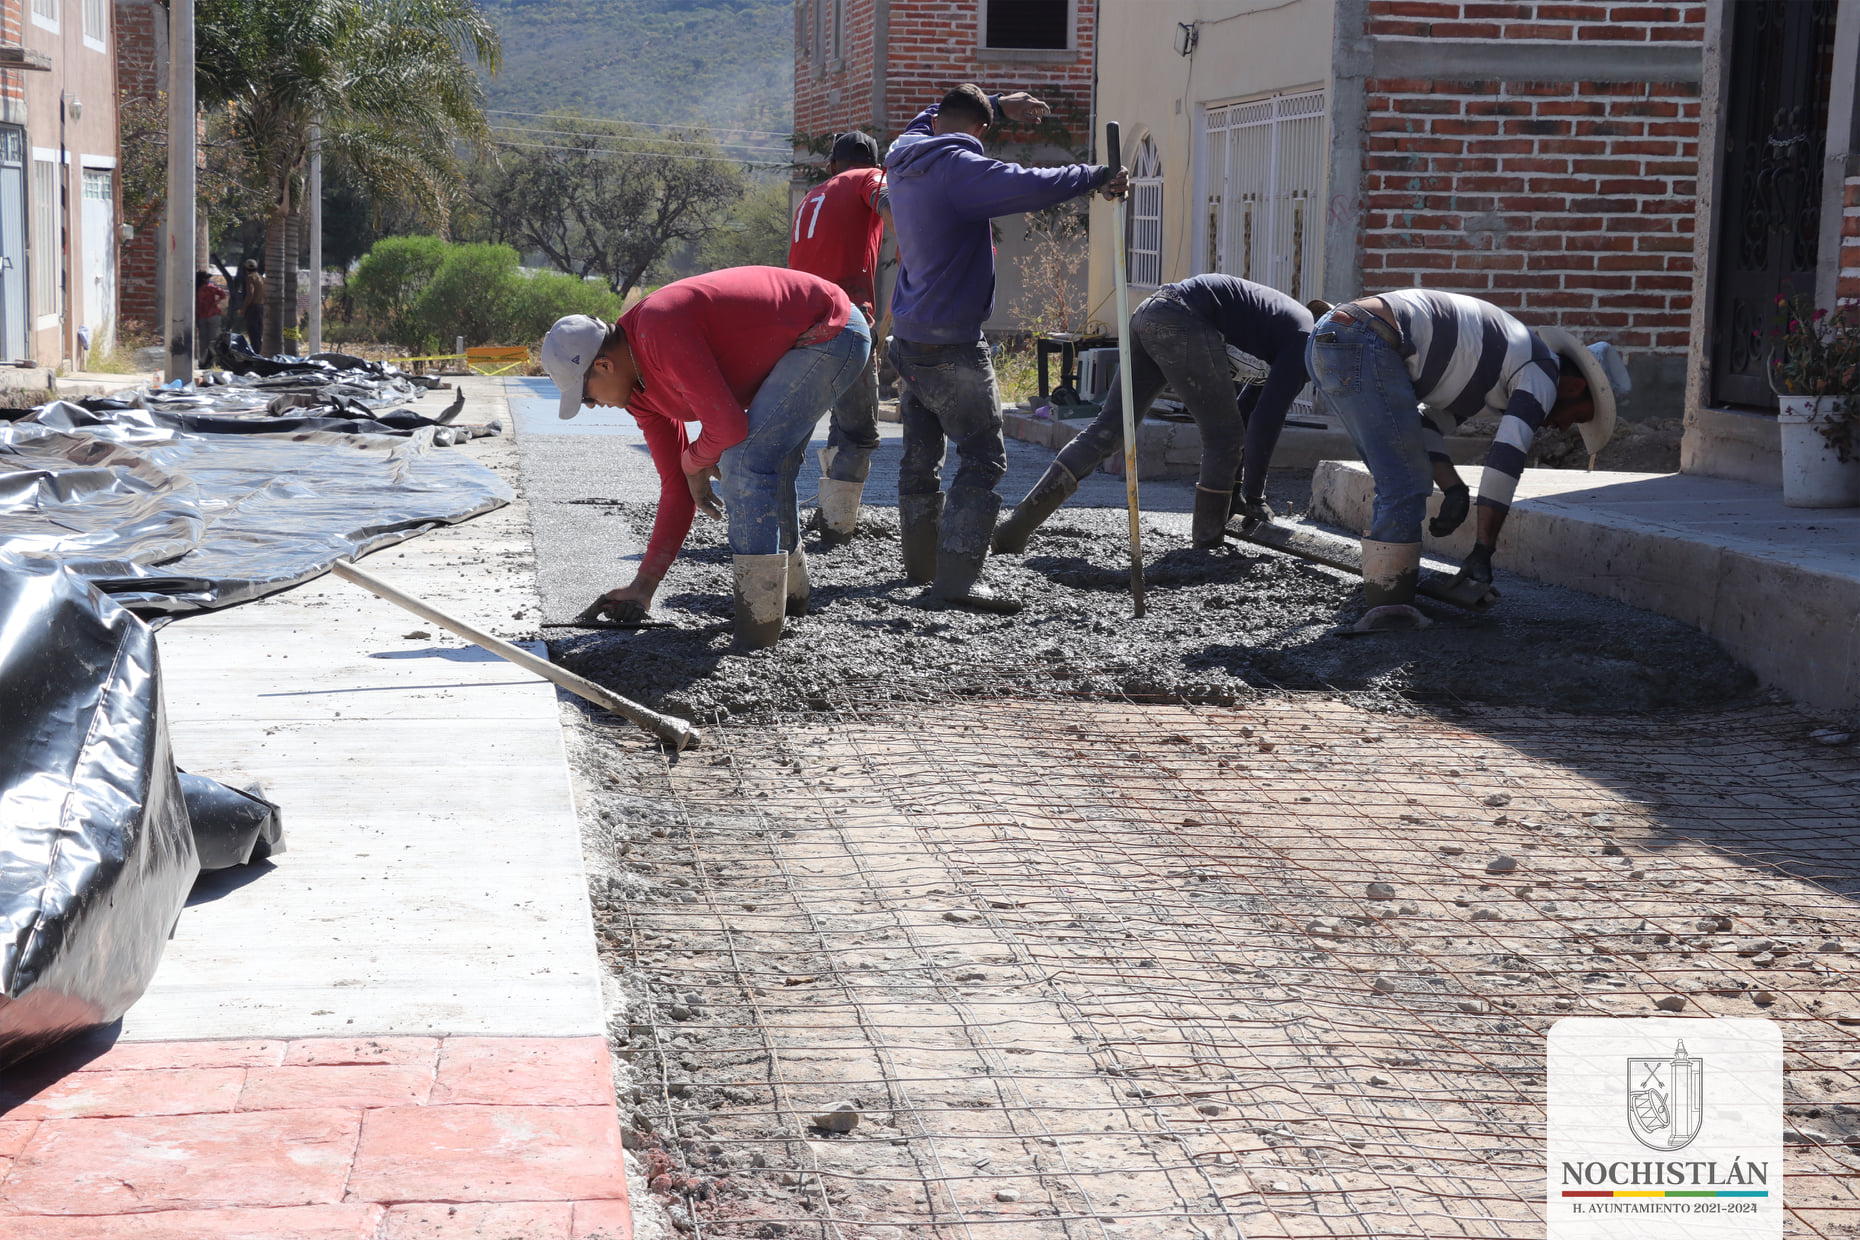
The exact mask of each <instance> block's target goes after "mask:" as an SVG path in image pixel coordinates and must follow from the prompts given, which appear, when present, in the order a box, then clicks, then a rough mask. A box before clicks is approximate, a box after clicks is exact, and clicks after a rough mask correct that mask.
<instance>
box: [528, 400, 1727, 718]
mask: <svg viewBox="0 0 1860 1240" xmlns="http://www.w3.org/2000/svg"><path fill="white" fill-rule="evenodd" d="M511 405H512V408H513V410H515V412H516V413H517V422H518V429H519V438H518V446H519V450H520V452H521V454H522V457H523V467H524V487H525V492H526V494H527V496H528V498H529V500H530V503H531V510H532V514H533V524H534V532H535V542H536V551H537V573H538V580H539V584H540V586H541V590H542V595H543V602H544V611H545V614H546V617H547V619H549V620H551V621H556V622H561V621H566V620H568V619H570V618H571V617H572V616H573V615H574V614H575V612H577V611H579V610H580V609H581V607H582V606H584V605H585V604H586V603H587V602H588V601H589V600H591V599H592V598H594V597H596V596H597V595H598V594H600V593H601V592H602V591H604V590H606V589H609V588H611V587H613V586H616V585H620V584H623V583H624V582H626V581H627V580H629V579H630V578H631V576H632V571H633V564H634V563H636V562H637V557H638V553H639V552H640V551H641V550H643V549H644V546H645V541H646V537H647V535H648V534H649V532H650V530H651V526H652V519H653V515H654V512H655V510H656V499H657V494H658V479H657V476H656V475H655V474H654V472H653V470H652V464H651V460H650V458H649V457H648V456H647V455H646V452H645V450H644V445H643V443H642V442H640V440H639V437H638V435H637V432H635V431H632V430H631V429H630V425H629V424H627V423H626V421H625V418H624V415H618V418H617V423H616V425H615V426H614V427H612V428H603V429H601V430H600V432H599V433H592V434H591V433H583V431H584V428H582V427H581V426H580V424H579V422H576V423H556V421H555V419H554V415H553V408H552V407H545V406H549V405H550V402H546V401H541V400H539V398H534V397H526V396H524V395H522V394H520V393H516V392H513V395H512V399H511ZM530 405H537V406H538V408H537V409H530V408H529V406H530ZM590 429H592V428H590ZM883 430H884V433H885V439H884V442H883V444H882V445H881V447H880V449H879V451H878V453H877V455H876V456H875V457H874V459H873V465H872V480H871V481H870V482H869V483H868V484H867V488H866V496H865V498H866V501H867V504H868V506H867V507H866V508H865V509H864V510H863V512H862V514H861V521H860V534H859V536H858V537H857V538H856V539H855V540H854V541H853V542H852V543H851V544H850V545H848V546H845V547H841V548H837V549H834V550H832V551H825V552H823V551H821V550H820V549H819V547H818V543H817V540H815V539H814V538H812V537H811V536H810V537H809V538H808V539H807V547H808V550H809V564H810V571H811V575H812V578H813V582H814V595H813V610H812V613H811V614H809V615H808V616H805V617H802V618H799V619H792V620H790V621H789V622H788V630H787V635H786V636H785V637H784V638H783V639H782V641H781V642H780V643H778V644H777V645H776V646H775V647H773V648H771V649H768V650H764V651H759V652H755V653H751V654H734V653H732V652H731V651H730V616H731V612H732V599H731V581H730V555H729V549H728V547H727V545H726V543H725V539H724V530H723V527H722V526H721V525H720V524H718V523H716V522H713V521H709V520H707V519H705V518H703V517H700V518H699V519H698V521H697V523H696V525H695V526H694V527H693V529H692V531H691V535H690V537H689V539H688V540H687V541H686V544H685V549H684V552H683V554H682V555H681V556H680V557H679V560H678V562H677V564H676V565H674V567H673V569H672V572H671V575H670V576H669V577H667V579H666V581H665V583H664V584H663V585H662V586H661V587H660V590H659V595H658V599H657V600H656V605H655V607H654V617H655V618H656V619H658V620H660V621H664V622H668V623H669V625H670V627H666V628H656V629H647V630H642V631H638V632H613V631H577V630H573V629H550V630H546V631H545V634H544V635H545V636H546V637H548V638H549V639H550V640H549V647H550V651H551V655H552V657H554V658H555V659H556V661H558V662H560V663H561V664H563V665H564V666H566V667H569V668H571V669H573V670H574V671H577V672H580V673H581V674H583V675H585V676H589V677H591V678H593V679H595V680H597V681H600V682H601V683H602V684H605V685H608V686H609V687H611V688H613V689H614V690H616V691H617V692H620V693H623V694H626V695H627V696H629V697H632V698H635V699H636V700H640V701H643V702H646V703H647V704H649V705H652V706H654V707H657V708H659V709H663V710H667V711H670V712H672V713H676V714H681V715H685V716H687V717H691V718H695V719H700V720H712V719H715V718H717V717H719V715H720V714H721V715H725V716H728V715H745V714H747V715H749V716H752V717H756V718H774V717H780V716H789V715H794V714H797V713H801V712H806V711H809V710H818V709H822V708H824V707H826V706H827V705H828V704H829V703H830V702H831V701H833V700H834V699H836V698H838V699H843V700H847V701H856V702H862V703H870V704H878V703H887V702H895V703H907V702H918V701H937V700H949V699H952V698H960V697H970V696H990V695H997V694H1014V695H1022V696H1024V695H1032V696H1036V697H1074V696H1086V697H1092V698H1114V697H1131V698H1138V699H1142V700H1151V701H1163V702H1191V703H1228V702H1233V701H1235V700H1237V699H1239V698H1241V697H1243V696H1245V695H1246V694H1247V693H1248V692H1249V691H1252V690H1257V689H1299V690H1312V689H1317V690H1336V691H1340V692H1344V693H1348V694H1351V695H1353V696H1355V697H1356V698H1357V699H1358V700H1359V701H1362V702H1365V703H1383V704H1387V705H1391V706H1397V705H1400V704H1402V703H1407V702H1416V703H1419V702H1426V703H1430V704H1451V703H1455V702H1466V703H1483V704H1490V705H1506V706H1524V707H1541V708H1544V709H1551V710H1558V711H1566V712H1577V713H1605V714H1619V713H1623V712H1627V713H1635V712H1644V711H1655V710H1663V709H1672V708H1684V709H1698V708H1707V707H1711V706H1716V705H1721V704H1724V703H1727V702H1732V701H1736V700H1740V699H1742V698H1744V697H1747V696H1748V695H1749V694H1750V693H1752V692H1753V691H1754V689H1755V687H1756V685H1755V680H1754V678H1753V677H1751V675H1750V674H1749V673H1748V672H1747V671H1745V670H1744V669H1743V668H1741V667H1740V666H1738V665H1737V664H1736V663H1735V662H1734V661H1733V660H1731V659H1730V658H1729V657H1728V656H1726V655H1725V654H1724V652H1723V651H1721V650H1720V649H1719V648H1718V647H1717V645H1716V644H1714V643H1713V642H1712V641H1711V640H1710V639H1709V638H1707V637H1705V636H1704V635H1703V634H1700V633H1698V632H1697V631H1695V630H1693V629H1689V628H1687V627H1685V626H1684V625H1682V624H1679V623H1678V622H1676V621H1673V620H1669V619H1667V618H1665V617H1661V616H1657V615H1653V614H1651V613H1648V612H1643V611H1639V610H1636V609H1634V608H1631V607H1627V606H1624V605H1622V604H1619V603H1615V602H1611V601H1609V600H1606V599H1602V598H1598V597H1595V596H1592V595H1587V594H1582V593H1580V592H1577V591H1572V590H1565V589H1560V588H1556V587H1551V586H1543V585H1539V584H1537V583H1534V582H1531V581H1527V580H1525V579H1523V578H1519V577H1515V576H1511V575H1509V574H1506V573H1505V572H1504V571H1503V561H1504V554H1503V550H1502V548H1501V550H1500V555H1499V563H1500V573H1499V586H1500V589H1501V590H1502V591H1503V594H1504V600H1503V602H1501V603H1500V605H1499V606H1498V607H1497V608H1496V609H1495V610H1494V611H1492V612H1491V613H1489V614H1486V615H1482V616H1475V615H1472V614H1469V613H1465V612H1461V611H1458V610H1457V609H1454V608H1451V607H1440V606H1431V605H1430V606H1427V607H1424V610H1426V611H1428V613H1429V615H1430V616H1431V617H1432V618H1433V619H1434V621H1435V623H1434V625H1433V626H1432V627H1431V628H1428V629H1426V630H1424V631H1421V632H1408V633H1389V634H1375V635H1368V636H1343V635H1341V634H1340V633H1339V631H1338V630H1339V628H1340V627H1341V626H1343V625H1345V624H1347V623H1348V622H1350V621H1352V620H1354V619H1355V618H1356V617H1357V616H1358V615H1359V614H1360V613H1361V611H1362V606H1361V593H1362V591H1361V584H1360V582H1358V581H1357V580H1356V579H1354V578H1352V577H1348V576H1346V575H1344V574H1340V573H1336V572H1332V571H1331V570H1329V569H1324V568H1320V567H1317V566H1314V565H1310V564H1306V563H1303V562H1301V561H1298V560H1294V559H1291V558H1289V557H1286V556H1283V555H1279V554H1277V553H1274V552H1269V551H1265V550H1263V549H1259V548H1254V547H1250V546H1241V545H1238V544H1230V545H1229V546H1227V547H1226V548H1224V549H1221V550H1218V551H1197V550H1195V549H1193V548H1192V547H1191V546H1190V545H1189V542H1188V509H1189V507H1190V506H1191V504H1192V491H1193V488H1192V486H1191V485H1190V484H1187V483H1180V482H1177V483H1146V484H1144V487H1143V496H1144V518H1143V531H1144V533H1143V537H1144V551H1145V561H1146V563H1145V577H1146V581H1147V582H1148V586H1149V591H1148V595H1149V598H1148V601H1149V614H1148V615H1147V616H1145V617H1144V618H1143V619H1142V620H1136V619H1133V617H1132V615H1131V599H1130V588H1129V560H1128V535H1127V524H1126V522H1127V518H1126V517H1125V514H1124V512H1123V510H1122V508H1121V507H1120V506H1119V505H1121V501H1122V498H1123V484H1122V482H1121V481H1120V480H1118V479H1116V478H1112V477H1109V476H1106V475H1102V474H1098V475H1093V476H1092V477H1091V478H1088V479H1087V480H1086V483H1085V485H1084V487H1082V488H1081V491H1080V494H1079V496H1077V497H1075V499H1074V501H1073V503H1071V504H1068V505H1067V506H1066V507H1065V508H1062V509H1061V510H1060V511H1059V512H1058V513H1057V514H1056V515H1055V516H1054V517H1053V518H1052V519H1051V520H1050V521H1049V522H1048V523H1047V524H1046V526H1045V527H1044V528H1043V529H1042V530H1041V531H1040V532H1039V533H1037V534H1036V535H1035V536H1034V538H1033V541H1032V542H1031V543H1030V544H1029V546H1028V549H1027V553H1026V554H1025V555H1024V556H998V557H994V558H993V559H991V561H990V567H989V570H988V579H989V580H990V581H992V582H993V583H995V584H996V585H997V586H1000V587H1005V588H1006V589H1008V590H1009V591H1011V592H1013V593H1016V594H1018V595H1019V596H1020V597H1022V598H1023V599H1024V600H1025V602H1026V604H1027V607H1026V610H1025V611H1024V612H1023V613H1022V614H1020V615H1019V616H1012V617H1002V616H990V615H975V614H971V613H968V612H965V611H961V610H956V609H950V608H945V607H942V606H940V605H938V604H934V603H928V602H926V601H924V600H922V598H921V596H922V593H923V591H922V590H921V589H920V588H918V587H915V586H912V585H910V584H909V583H908V582H907V581H906V580H905V579H904V577H903V573H902V568H901V565H900V563H899V559H898V526H897V509H896V507H895V504H896V493H895V489H894V488H895V479H896V475H897V458H898V451H899V443H898V440H897V438H896V433H897V428H896V427H895V426H890V425H886V426H885V427H884V428H883ZM525 432H529V433H525ZM563 432H568V433H563ZM823 442H824V441H823ZM1051 459H1052V454H1051V453H1050V452H1048V451H1046V450H1045V449H1042V448H1037V447H1034V446H1032V445H1028V444H1022V443H1016V442H1012V441H1010V443H1009V445H1008V466H1009V471H1008V476H1007V478H1006V479H1004V480H1003V483H1002V485H1001V492H1002V494H1003V495H1004V496H1006V497H1007V499H1008V501H1009V502H1010V503H1011V502H1012V501H1013V500H1015V499H1018V498H1019V497H1020V496H1021V495H1022V494H1024V493H1025V491H1026V490H1027V488H1028V487H1029V486H1030V485H1031V484H1032V482H1033V481H1034V480H1035V479H1037V478H1038V477H1039V475H1040V473H1041V472H1043V471H1044V469H1045V467H1046V465H1047V463H1048V462H1049V461H1050V460H1051ZM816 480H817V470H816V468H815V466H814V464H813V461H812V458H811V454H810V459H809V461H808V464H807V465H806V466H805V467H804V469H803V472H802V478H801V489H802V494H803V498H804V499H806V498H808V497H810V496H811V492H812V489H813V485H814V483H815V481H816ZM1309 493H1310V490H1309V474H1308V472H1300V471H1274V475H1273V478H1272V482H1271V485H1270V488H1269V492H1268V495H1269V498H1270V499H1272V500H1273V502H1274V506H1275V508H1276V509H1277V510H1278V511H1281V512H1284V511H1286V509H1287V507H1288V505H1289V506H1291V507H1292V508H1295V509H1301V508H1302V507H1303V506H1304V504H1305V502H1306V500H1307V499H1308V497H1309Z"/></svg>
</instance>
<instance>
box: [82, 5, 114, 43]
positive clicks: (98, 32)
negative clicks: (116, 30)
mask: <svg viewBox="0 0 1860 1240" xmlns="http://www.w3.org/2000/svg"><path fill="white" fill-rule="evenodd" d="M108 4H109V0H84V37H85V38H86V39H89V40H90V41H91V42H93V43H102V42H103V41H104V35H106V34H107V33H109V30H108V27H109V22H110V17H109V10H108V7H107V6H108Z"/></svg>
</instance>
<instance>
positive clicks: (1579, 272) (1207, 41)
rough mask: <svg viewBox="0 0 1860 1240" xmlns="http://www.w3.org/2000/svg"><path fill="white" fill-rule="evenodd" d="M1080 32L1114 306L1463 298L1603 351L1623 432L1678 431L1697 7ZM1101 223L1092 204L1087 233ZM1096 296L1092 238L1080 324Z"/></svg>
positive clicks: (1119, 8)
mask: <svg viewBox="0 0 1860 1240" xmlns="http://www.w3.org/2000/svg"><path fill="white" fill-rule="evenodd" d="M1099 21H1100V36H1101V39H1102V48H1103V52H1102V55H1101V57H1100V62H1099V74H1098V81H1099V91H1098V109H1097V110H1098V113H1099V116H1100V119H1101V121H1102V120H1117V121H1119V122H1120V124H1121V125H1122V127H1123V130H1124V132H1125V134H1126V135H1128V136H1127V137H1126V138H1125V145H1126V151H1127V153H1126V155H1125V163H1126V164H1128V165H1130V166H1131V168H1132V171H1133V174H1136V178H1137V186H1136V190H1135V192H1134V194H1133V197H1132V205H1131V223H1130V237H1129V250H1130V264H1131V266H1130V276H1131V281H1132V284H1133V287H1136V288H1138V289H1141V288H1143V287H1145V286H1146V285H1148V284H1150V283H1152V282H1154V281H1159V280H1160V281H1170V280H1177V279H1182V278H1185V277H1187V276H1189V275H1193V274H1196V273H1198V272H1204V271H1223V272H1228V273H1231V274H1234V275H1239V276H1243V277H1245V278H1247V279H1252V280H1257V281H1259V282H1261V283H1265V284H1270V285H1273V286H1274V287H1277V288H1281V289H1283V290H1285V291H1286V292H1288V293H1291V294H1292V295H1293V296H1296V297H1298V298H1299V299H1300V300H1308V299H1310V298H1313V297H1320V296H1321V297H1324V298H1325V299H1327V300H1330V301H1340V300H1345V299H1348V298H1351V297H1355V296H1358V295H1360V294H1362V293H1365V292H1375V291H1377V290H1379V289H1394V288H1404V287H1411V286H1417V285H1418V286H1424V287H1429V288H1440V289H1446V290H1449V291H1452V292H1461V293H1468V294H1471V295H1474V296H1478V297H1483V298H1485V299H1487V300H1490V301H1492V302H1494V303H1496V304H1498V305H1500V306H1502V307H1504V308H1505V309H1507V310H1510V311H1512V312H1514V313H1516V314H1517V315H1518V316H1519V317H1520V318H1521V319H1523V320H1524V321H1525V322H1527V323H1533V324H1536V323H1542V324H1555V325H1557V326H1562V327H1565V328H1568V329H1569V330H1571V331H1572V332H1574V333H1576V334H1577V335H1578V336H1579V337H1581V338H1583V339H1597V338H1607V339H1611V340H1613V341H1614V342H1615V343H1616V345H1617V346H1619V347H1620V349H1621V350H1622V352H1623V354H1624V355H1626V356H1627V358H1628V359H1629V368H1630V371H1631V372H1632V373H1633V377H1634V380H1635V393H1634V396H1633V397H1632V398H1631V400H1630V401H1629V402H1628V403H1627V407H1626V408H1624V410H1623V413H1624V416H1627V417H1638V418H1647V417H1676V416H1678V415H1679V414H1680V412H1681V410H1682V409H1683V407H1684V401H1685V393H1686V375H1687V356H1688V352H1689V342H1690V339H1691V318H1690V316H1691V310H1692V304H1691V303H1692V296H1693V280H1692V263H1693V249H1694V244H1693V218H1694V215H1695V213H1696V205H1697V192H1698V190H1697V174H1698V151H1699V119H1700V101H1699V90H1700V78H1701V73H1702V50H1701V49H1702V42H1703V37H1704V28H1705V6H1704V5H1703V4H1698V3H1694V4H1636V5H1626V4H1612V3H1602V2H1599V0H1588V2H1586V3H1568V2H1564V3H1550V2H1547V0H1546V2H1530V0H1522V2H1520V0H1514V2H1511V3H1490V2H1487V3H1478V2H1474V0H1467V2H1466V3H1458V2H1436V0H1292V2H1291V3H1288V4H1277V5H1261V4H1257V3H1251V2H1250V0H1103V5H1102V10H1101V13H1100V19H1099ZM1111 223H1112V213H1111V211H1110V209H1109V208H1108V207H1103V206H1094V207H1093V213H1092V227H1093V231H1094V236H1095V237H1099V238H1102V237H1103V236H1104V230H1106V229H1108V228H1110V227H1111ZM1111 284H1112V272H1111V268H1110V247H1109V245H1108V243H1104V242H1101V241H1095V242H1094V244H1093V246H1092V270H1091V294H1090V296H1091V300H1092V301H1093V303H1094V304H1100V303H1102V302H1103V301H1104V299H1105V298H1106V297H1108V294H1109V290H1110V288H1111ZM1106 317H1108V316H1106Z"/></svg>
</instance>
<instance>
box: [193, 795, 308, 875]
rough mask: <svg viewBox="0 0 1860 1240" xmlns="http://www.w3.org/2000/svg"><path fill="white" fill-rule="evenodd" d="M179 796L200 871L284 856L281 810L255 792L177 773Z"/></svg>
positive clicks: (227, 868)
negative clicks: (182, 801) (197, 855)
mask: <svg viewBox="0 0 1860 1240" xmlns="http://www.w3.org/2000/svg"><path fill="white" fill-rule="evenodd" d="M181 796H182V798H183V799H184V800H185V801H186V802H187V817H188V820H189V821H190V822H192V823H193V827H194V851H195V852H197V853H198V854H200V868H201V869H203V870H230V869H231V868H233V867H234V866H236V865H250V864H252V862H254V861H263V860H264V859H265V858H267V857H269V856H271V855H273V854H274V853H281V852H283V851H284V811H283V810H281V809H279V808H278V806H277V805H276V804H274V803H273V802H271V801H269V800H267V799H266V798H265V795H264V794H263V793H261V792H260V791H259V790H258V789H256V788H247V789H244V790H243V791H242V790H240V789H238V788H229V787H227V786H226V785H225V784H222V783H221V782H220V781H219V780H217V779H208V778H207V777H206V776H205V775H190V774H188V773H187V772H186V771H182V772H181Z"/></svg>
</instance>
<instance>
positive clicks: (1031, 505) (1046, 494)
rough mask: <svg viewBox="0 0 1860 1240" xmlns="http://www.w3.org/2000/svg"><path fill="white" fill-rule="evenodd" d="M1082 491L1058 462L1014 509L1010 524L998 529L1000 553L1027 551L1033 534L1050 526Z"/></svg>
mask: <svg viewBox="0 0 1860 1240" xmlns="http://www.w3.org/2000/svg"><path fill="white" fill-rule="evenodd" d="M1078 489H1079V480H1078V479H1077V478H1074V477H1073V476H1072V471H1071V470H1069V469H1067V468H1066V467H1065V466H1064V465H1061V464H1060V463H1059V462H1058V461H1054V462H1053V463H1052V464H1051V465H1048V466H1047V467H1046V472H1045V473H1044V474H1042V475H1040V480H1039V481H1038V482H1036V483H1034V484H1033V490H1031V491H1029V492H1027V497H1026V498H1025V499H1023V500H1021V501H1020V503H1018V504H1016V505H1014V511H1013V512H1010V513H1008V515H1007V520H1005V521H1003V522H1002V523H1001V524H1000V525H998V526H996V527H995V537H994V548H995V551H996V552H997V553H1000V552H1003V551H1006V552H1009V553H1010V554H1013V555H1019V554H1020V553H1021V552H1023V551H1025V550H1026V549H1027V539H1028V537H1029V536H1030V535H1032V533H1033V532H1034V531H1035V530H1037V529H1039V528H1040V527H1041V526H1042V525H1044V524H1046V519H1047V518H1048V517H1050V516H1052V515H1053V513H1054V512H1056V511H1058V508H1059V506H1060V505H1061V504H1063V503H1065V502H1066V501H1067V500H1069V499H1071V498H1072V493H1073V492H1074V491H1076V490H1078Z"/></svg>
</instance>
